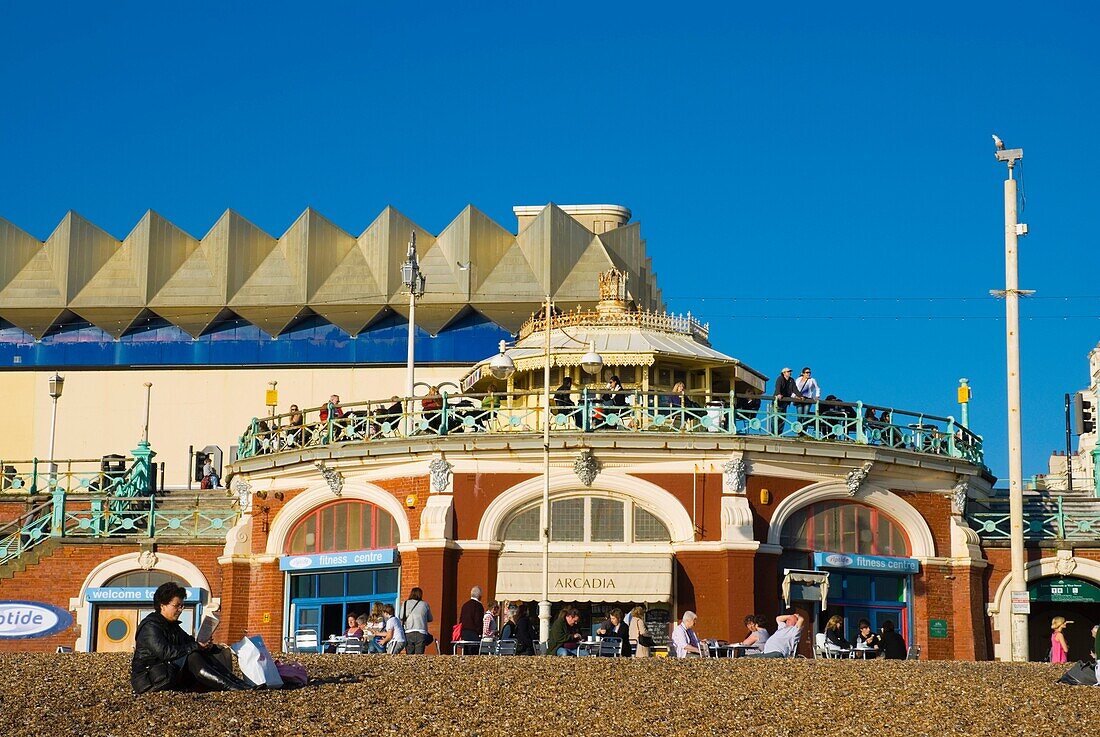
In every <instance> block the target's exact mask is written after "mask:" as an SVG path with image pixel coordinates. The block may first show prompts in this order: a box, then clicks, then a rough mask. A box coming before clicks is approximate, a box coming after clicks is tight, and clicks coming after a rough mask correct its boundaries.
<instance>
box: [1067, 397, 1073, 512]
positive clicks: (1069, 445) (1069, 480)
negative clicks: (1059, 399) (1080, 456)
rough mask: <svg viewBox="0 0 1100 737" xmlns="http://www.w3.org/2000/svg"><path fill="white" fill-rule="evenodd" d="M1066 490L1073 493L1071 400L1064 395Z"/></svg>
mask: <svg viewBox="0 0 1100 737" xmlns="http://www.w3.org/2000/svg"><path fill="white" fill-rule="evenodd" d="M1066 491H1068V492H1070V493H1073V402H1072V401H1070V395H1069V394H1067V395H1066Z"/></svg>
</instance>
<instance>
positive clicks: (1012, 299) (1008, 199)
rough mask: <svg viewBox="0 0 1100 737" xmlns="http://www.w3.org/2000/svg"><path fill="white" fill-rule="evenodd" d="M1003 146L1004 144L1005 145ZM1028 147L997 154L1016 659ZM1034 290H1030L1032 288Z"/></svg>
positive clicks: (1022, 586) (1020, 631) (1017, 654)
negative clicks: (1019, 216) (1021, 165)
mask: <svg viewBox="0 0 1100 737" xmlns="http://www.w3.org/2000/svg"><path fill="white" fill-rule="evenodd" d="M1001 146H1003V144H1000V146H999V148H1000V147H1001ZM1023 155H1024V152H1023V150H1022V149H1011V150H1009V151H1005V150H1003V149H1002V150H999V151H997V158H998V160H1000V161H1005V162H1006V163H1007V164H1008V178H1007V179H1005V186H1004V190H1005V291H1004V298H1005V339H1006V347H1007V354H1008V356H1007V357H1008V367H1007V373H1008V512H1009V541H1010V544H1011V560H1012V581H1011V585H1010V587H1009V592H1010V594H1011V600H1012V601H1014V602H1018V605H1017V604H1014V605H1013V607H1012V640H1011V642H1012V647H1011V653H1012V660H1014V661H1016V662H1024V661H1027V659H1028V627H1027V625H1028V622H1027V618H1028V612H1027V611H1025V610H1027V609H1028V607H1027V579H1026V576H1025V573H1024V489H1023V480H1024V468H1023V465H1024V464H1023V450H1022V445H1023V437H1022V431H1021V424H1022V423H1021V419H1020V294H1021V291H1020V283H1019V259H1018V252H1017V246H1018V240H1019V230H1020V228H1018V227H1017V220H1016V180H1015V179H1013V177H1012V170H1013V168H1014V167H1015V165H1016V161H1017V160H1019V159H1021V158H1023ZM1028 294H1030V292H1028Z"/></svg>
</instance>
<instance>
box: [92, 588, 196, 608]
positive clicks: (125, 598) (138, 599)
mask: <svg viewBox="0 0 1100 737" xmlns="http://www.w3.org/2000/svg"><path fill="white" fill-rule="evenodd" d="M184 591H186V592H187V597H186V598H185V599H184V601H185V602H186V603H188V604H195V603H198V602H200V601H202V591H201V590H200V589H197V588H195V587H194V586H188V587H186V588H185V589H184ZM155 592H156V588H155V587H152V586H98V587H95V586H93V587H91V588H89V589H88V590H87V591H85V592H84V598H85V599H86V600H87V601H90V602H93V603H97V604H98V603H111V604H149V603H151V602H152V601H153V594H154V593H155Z"/></svg>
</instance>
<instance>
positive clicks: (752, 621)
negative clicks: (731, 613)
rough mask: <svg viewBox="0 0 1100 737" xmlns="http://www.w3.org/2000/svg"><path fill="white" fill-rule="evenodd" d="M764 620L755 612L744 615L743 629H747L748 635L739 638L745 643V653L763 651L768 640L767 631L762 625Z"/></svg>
mask: <svg viewBox="0 0 1100 737" xmlns="http://www.w3.org/2000/svg"><path fill="white" fill-rule="evenodd" d="M763 624H764V620H763V619H762V618H761V617H758V616H756V615H755V614H750V615H749V616H747V617H745V629H747V630H748V631H749V635H748V637H746V638H745V639H744V640H741V644H742V645H746V646H747V647H746V649H745V654H746V655H748V654H750V653H762V652H764V644H765V643H767V641H768V631H767V630H766V629H764V627H763Z"/></svg>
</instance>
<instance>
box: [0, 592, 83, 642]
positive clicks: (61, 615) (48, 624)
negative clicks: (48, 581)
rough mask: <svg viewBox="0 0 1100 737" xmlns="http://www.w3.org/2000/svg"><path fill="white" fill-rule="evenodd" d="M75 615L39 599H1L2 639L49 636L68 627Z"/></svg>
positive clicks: (0, 628)
mask: <svg viewBox="0 0 1100 737" xmlns="http://www.w3.org/2000/svg"><path fill="white" fill-rule="evenodd" d="M72 623H73V617H72V615H71V614H69V613H68V612H67V611H65V610H64V609H59V608H58V607H55V606H53V605H51V604H42V603H39V602H37V601H0V640H26V639H30V638H32V637H49V636H50V635H54V634H57V633H58V632H62V631H63V630H66V629H68V628H69V627H70V626H71V625H72Z"/></svg>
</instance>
